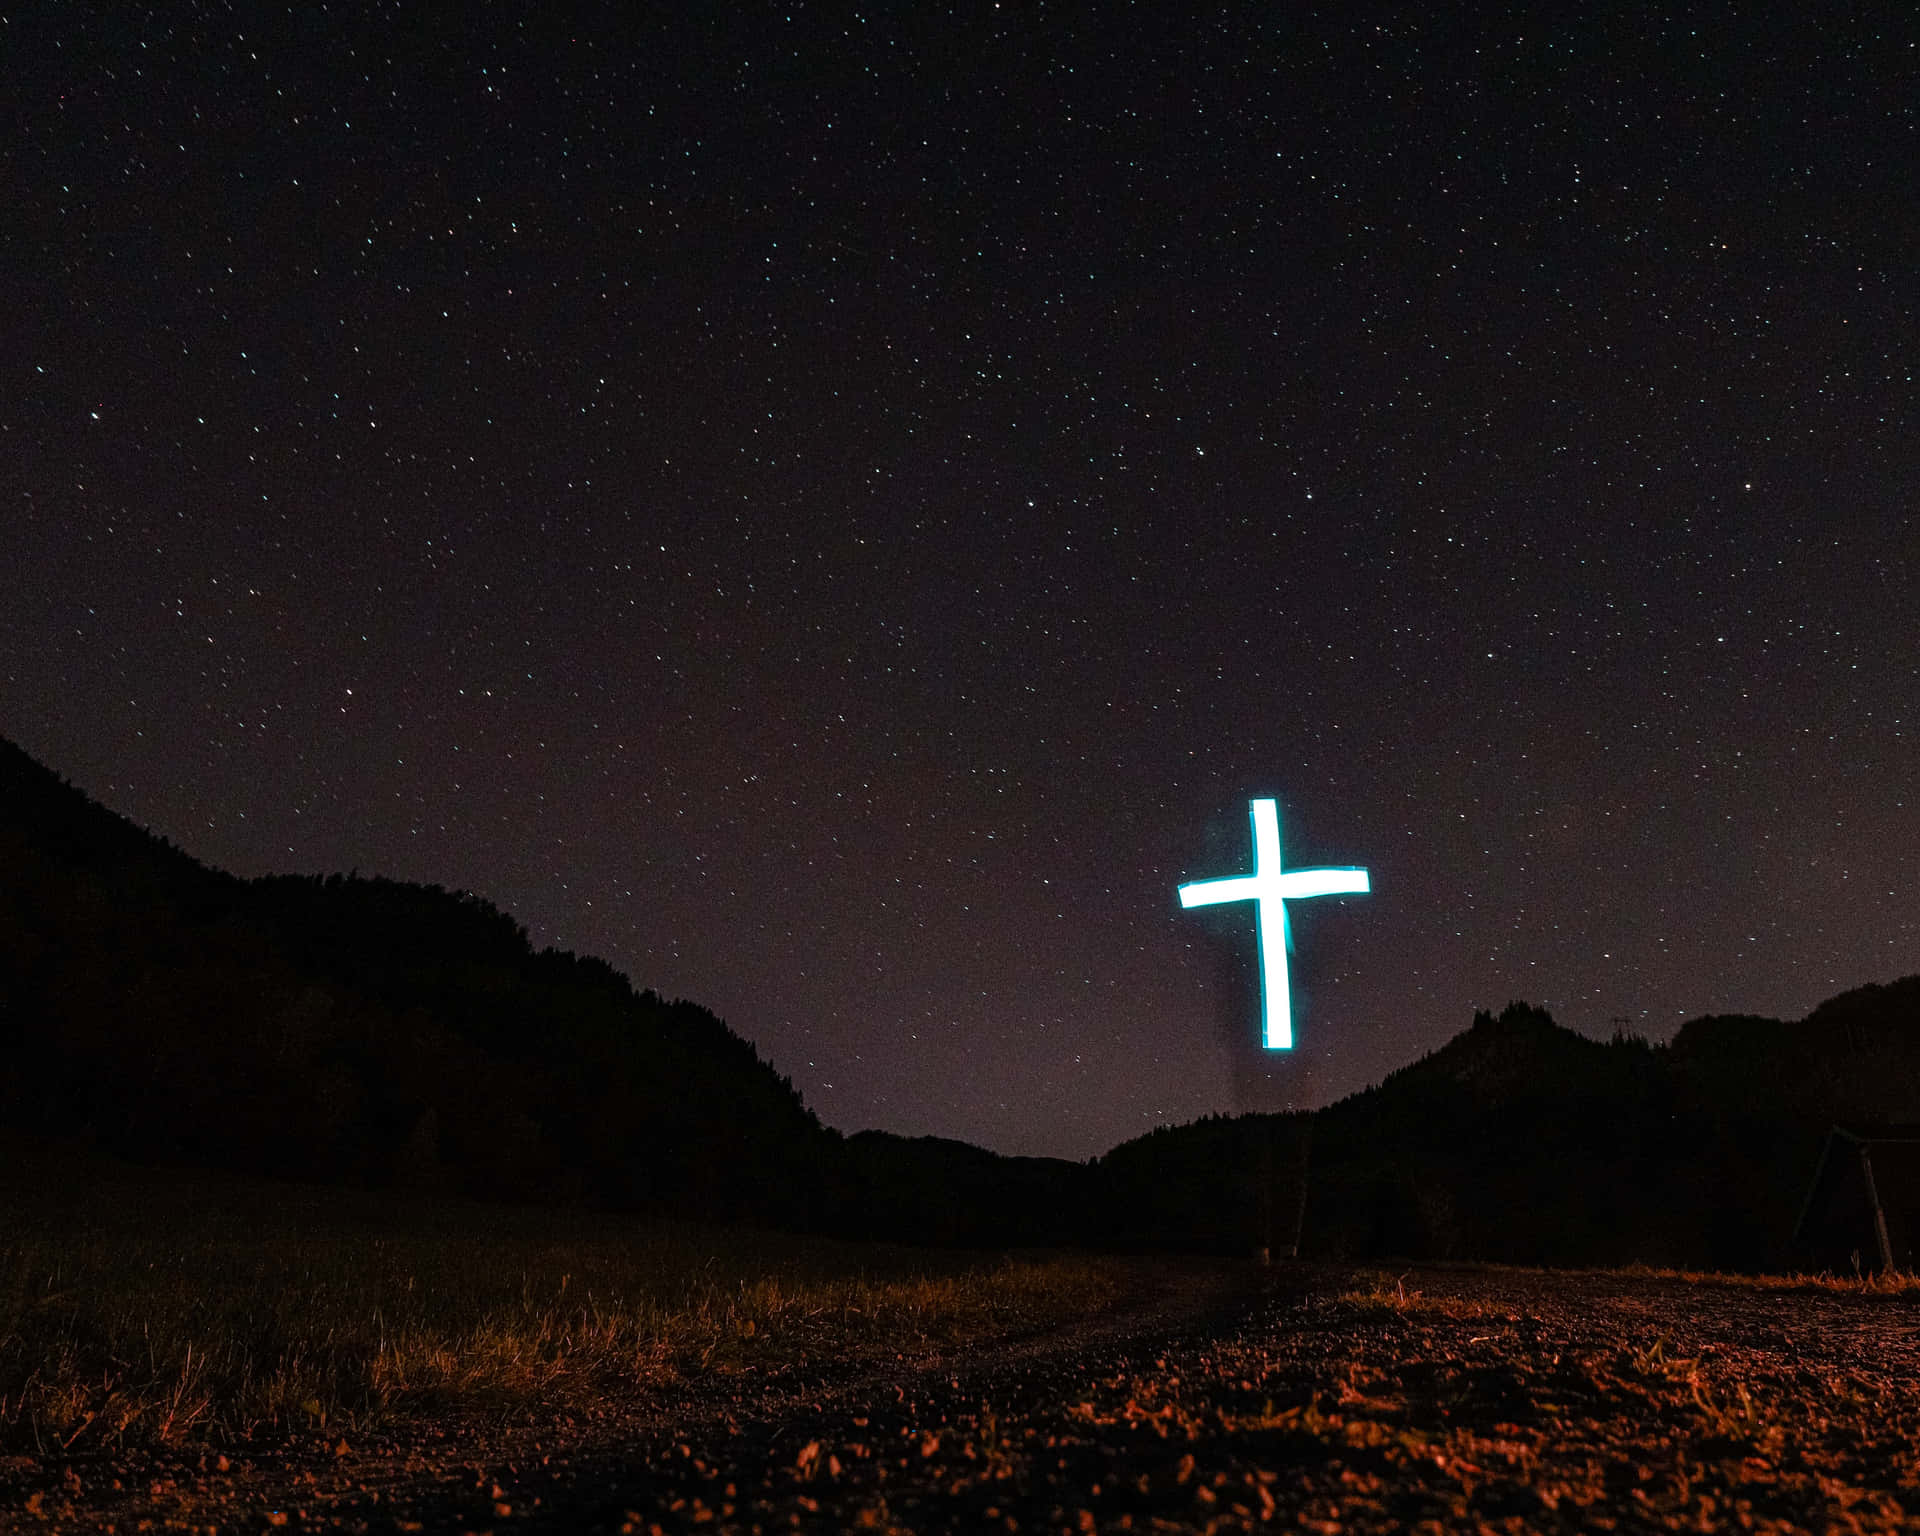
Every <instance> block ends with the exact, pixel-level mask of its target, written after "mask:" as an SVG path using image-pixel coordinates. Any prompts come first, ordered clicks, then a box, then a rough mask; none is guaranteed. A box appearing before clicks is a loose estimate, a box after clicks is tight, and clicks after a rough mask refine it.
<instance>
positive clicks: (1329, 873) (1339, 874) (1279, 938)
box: [1180, 800, 1371, 1051]
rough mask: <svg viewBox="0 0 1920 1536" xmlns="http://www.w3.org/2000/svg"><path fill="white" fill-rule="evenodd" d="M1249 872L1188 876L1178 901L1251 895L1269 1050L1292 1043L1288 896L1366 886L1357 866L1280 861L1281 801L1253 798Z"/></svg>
mask: <svg viewBox="0 0 1920 1536" xmlns="http://www.w3.org/2000/svg"><path fill="white" fill-rule="evenodd" d="M1250 804H1251V809H1252V813H1253V873H1252V874H1250V875H1231V876H1228V877H1227V878H1226V879H1224V880H1192V881H1189V882H1187V884H1185V885H1183V886H1181V887H1180V905H1181V906H1182V907H1211V906H1215V905H1217V904H1218V903H1220V902H1224V901H1251V902H1253V903H1254V909H1255V921H1256V922H1257V924H1258V926H1259V931H1260V994H1261V1012H1262V1015H1263V1019H1264V1023H1263V1037H1262V1038H1263V1043H1264V1044H1265V1046H1266V1048H1267V1049H1268V1050H1270V1051H1287V1050H1291V1049H1293V997H1292V993H1291V991H1290V990H1289V987H1288V984H1287V949H1288V946H1289V944H1290V942H1291V940H1290V936H1289V934H1288V931H1287V907H1286V904H1287V902H1289V901H1297V900H1299V899H1300V898H1301V897H1303V896H1339V895H1348V894H1360V893H1364V892H1366V891H1367V890H1369V889H1371V887H1370V886H1369V885H1368V882H1367V872H1366V871H1365V870H1364V869H1358V868H1339V869H1296V870H1290V871H1283V870H1282V868H1281V865H1280V807H1279V805H1278V804H1277V803H1276V802H1275V801H1272V800H1255V801H1252V802H1251V803H1250Z"/></svg>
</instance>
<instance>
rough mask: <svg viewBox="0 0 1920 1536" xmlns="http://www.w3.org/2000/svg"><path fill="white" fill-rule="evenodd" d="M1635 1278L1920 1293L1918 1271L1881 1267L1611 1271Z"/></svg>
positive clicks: (1882, 1293) (1865, 1293) (1767, 1288)
mask: <svg viewBox="0 0 1920 1536" xmlns="http://www.w3.org/2000/svg"><path fill="white" fill-rule="evenodd" d="M1612 1273H1614V1274H1619V1275H1625V1276H1627V1277H1629V1278H1631V1279H1635V1280H1677V1281H1680V1282H1682V1283H1683V1284H1686V1285H1727V1286H1734V1287H1737V1288H1740V1289H1744V1290H1754V1291H1821V1292H1826V1293H1828V1294H1833V1295H1843V1296H1914V1295H1920V1273H1915V1272H1914V1271H1912V1270H1883V1271H1881V1272H1880V1273H1878V1274H1863V1275H1836V1274H1833V1273H1832V1272H1830V1271H1828V1272H1823V1273H1821V1274H1817V1275H1807V1274H1788V1275H1736V1274H1725V1273H1722V1272H1720V1271H1718V1270H1698V1269H1652V1268H1649V1267H1648V1266H1646V1265H1644V1264H1630V1265H1628V1266H1627V1267H1626V1268H1625V1269H1619V1270H1614V1271H1612Z"/></svg>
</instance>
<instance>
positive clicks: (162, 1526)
mask: <svg viewBox="0 0 1920 1536" xmlns="http://www.w3.org/2000/svg"><path fill="white" fill-rule="evenodd" d="M1140 1277H1141V1291H1140V1293H1139V1295H1137V1296H1136V1297H1135V1298H1134V1300H1133V1301H1132V1302H1131V1303H1130V1304H1129V1305H1127V1306H1125V1307H1122V1308H1119V1309H1117V1310H1116V1311H1114V1312H1112V1313H1110V1314H1108V1315H1105V1316H1102V1317H1098V1318H1090V1319H1087V1320H1086V1321H1085V1322H1084V1323H1082V1324H1080V1325H1077V1326H1074V1327H1070V1328H1067V1329H1062V1330H1055V1331H1053V1332H1051V1333H1048V1334H1044V1335H1040V1336H1035V1337H1026V1338H1017V1339H1007V1340H1003V1341H1001V1342H1000V1343H998V1344H996V1345H994V1346H992V1347H989V1348H986V1349H980V1350H975V1351H973V1352H971V1353H970V1354H969V1355H967V1356H966V1357H964V1358H941V1357H939V1356H927V1357H922V1358H918V1359H901V1360H898V1361H896V1362H894V1363H892V1364H891V1365H887V1366H882V1367H879V1368H874V1367H872V1366H870V1365H869V1366H862V1367H859V1368H857V1369H850V1368H846V1367H837V1366H835V1365H834V1364H833V1363H832V1362H831V1361H827V1362H819V1361H816V1362H813V1363H811V1364H808V1365H806V1366H801V1367H785V1368H782V1369H781V1370H779V1371H777V1372H772V1373H766V1374H754V1373H745V1374H739V1375H735V1376H732V1377H729V1378H709V1379H707V1380H705V1381H702V1382H699V1383H696V1384H691V1385H689V1386H687V1387H685V1388H684V1389H683V1390H680V1391H676V1392H672V1393H665V1394H660V1393H656V1394H654V1395H653V1396H652V1397H650V1398H645V1399H640V1400H636V1401H633V1402H629V1403H622V1404H607V1405H605V1406H604V1407H602V1408H598V1409H596V1410H594V1411H592V1412H591V1413H584V1414H583V1413H579V1412H577V1411H576V1412H575V1413H574V1414H573V1415H572V1416H571V1417H555V1418H553V1419H551V1420H549V1421H544V1422H531V1423H530V1422H526V1421H525V1420H524V1419H523V1420H521V1421H520V1422H513V1423H507V1422H484V1421H480V1420H476V1419H474V1418H472V1417H468V1418H466V1419H463V1420H462V1421H459V1422H448V1423H435V1422H431V1421H428V1420H412V1421H407V1422H404V1423H396V1424H393V1425H389V1426H387V1427H386V1428H385V1429H383V1430H381V1431H379V1432H375V1433H369V1434H364V1435H353V1434H348V1435H345V1436H337V1435H334V1434H328V1435H325V1436H315V1437H313V1438H311V1439H309V1440H307V1441H303V1442H299V1443H294V1444H284V1445H278V1446H270V1447H269V1446H247V1447H227V1448H226V1449H225V1451H224V1453H223V1451H222V1450H221V1449H220V1448H217V1447H213V1446H207V1447H204V1448H201V1447H195V1448H188V1449H185V1450H182V1451H179V1452H174V1453H165V1454H159V1455H154V1454H145V1453H142V1454H139V1455H132V1454H122V1455H119V1456H111V1455H104V1454H103V1455H99V1456H95V1457H80V1458H74V1459H71V1460H68V1459H63V1458H62V1457H61V1456H59V1455H58V1454H47V1455H42V1456H32V1457H16V1458H14V1459H13V1460H12V1461H11V1462H10V1463H8V1464H7V1465H6V1466H5V1467H4V1469H0V1525H4V1526H6V1527H7V1528H10V1529H28V1530H36V1531H39V1530H48V1531H69V1530H70V1531H105V1530H129V1531H130V1530H139V1529H154V1530H184V1529H200V1530H220V1531H230V1530H241V1531H262V1530H270V1529H274V1528H281V1527H298V1528H303V1529H345V1530H353V1531H378V1532H386V1531H396V1530H398V1531H466V1530H471V1531H483V1530H492V1531H496V1532H500V1533H505V1532H509V1531H514V1530H528V1531H535V1530H545V1531H557V1530H600V1531H606V1532H653V1531H656V1530H657V1531H661V1532H685V1531H709V1530H711V1531H727V1532H753V1531H760V1532H774V1531H792V1530H800V1531H838V1530H874V1531H915V1532H918V1531H967V1532H972V1531H994V1530H1005V1531H1036V1530H1037V1531H1062V1530H1064V1531H1238V1530H1245V1529H1253V1528H1262V1527H1269V1526H1271V1527H1277V1528H1287V1529H1302V1530H1308V1531H1313V1532H1323V1533H1332V1532H1338V1531H1348V1530H1351V1531H1401V1530H1421V1529H1426V1530H1435V1531H1441V1530H1444V1531H1458V1530H1488V1529H1492V1530H1501V1531H1558V1530H1576V1529H1595V1530H1645V1531H1651V1530H1722V1529H1727V1530H1731V1529H1743V1530H1748V1529H1750V1530H1794V1531H1802V1530H1804V1531H1818V1532H1827V1531H1850V1530H1906V1529H1920V1448H1917V1447H1920V1295H1916V1293H1914V1292H1912V1291H1908V1292H1906V1293H1905V1294H1900V1295H1884V1294H1863V1293H1860V1292H1858V1291H1853V1292H1830V1291H1819V1290H1807V1289H1802V1290H1782V1289H1763V1288H1758V1287H1754V1286H1750V1285H1738V1284H1730V1283H1721V1282H1713V1281H1705V1282H1694V1281H1687V1280H1680V1279H1673V1278H1660V1277H1651V1276H1644V1275H1638V1276H1637V1275H1633V1274H1617V1273H1608V1274H1555V1273H1541V1272H1534V1271H1511V1270H1489V1269H1472V1268H1449V1269H1444V1270H1428V1269H1420V1270H1413V1271H1409V1272H1407V1273H1406V1274H1404V1275H1399V1274H1377V1273H1374V1274H1358V1273H1355V1272H1353V1271H1351V1270H1340V1269H1330V1268H1320V1267H1311V1266H1276V1267H1275V1268H1274V1269H1272V1270H1266V1271H1261V1270H1256V1269H1252V1268H1250V1267H1233V1266H1204V1265H1184V1266H1183V1265H1172V1264H1144V1265H1143V1266H1142V1268H1141V1270H1140Z"/></svg>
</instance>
